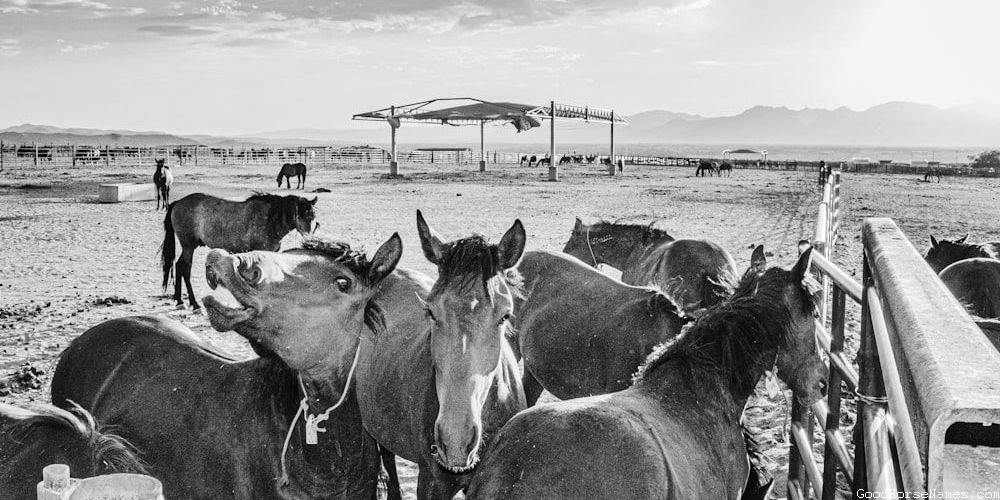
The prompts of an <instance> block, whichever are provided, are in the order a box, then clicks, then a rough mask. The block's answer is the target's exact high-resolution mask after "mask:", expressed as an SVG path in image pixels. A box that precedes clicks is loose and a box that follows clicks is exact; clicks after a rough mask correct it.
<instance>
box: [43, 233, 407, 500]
mask: <svg viewBox="0 0 1000 500" xmlns="http://www.w3.org/2000/svg"><path fill="white" fill-rule="evenodd" d="M401 254H402V243H401V240H400V238H399V236H398V235H393V236H392V237H391V238H390V239H389V240H388V241H387V242H386V243H384V244H383V245H382V246H381V247H380V248H379V249H378V251H377V252H376V253H375V255H374V257H372V258H371V261H369V260H368V259H367V257H366V256H365V255H363V254H361V253H359V252H357V251H355V250H352V249H350V247H348V246H346V245H343V244H336V243H331V242H326V241H320V240H310V241H307V242H305V244H304V245H303V248H301V249H294V250H289V251H286V252H283V253H274V252H262V251H256V252H249V253H243V254H236V255H230V254H229V253H227V252H225V251H224V250H213V251H212V252H211V253H210V254H209V255H208V258H207V260H206V271H205V273H206V277H207V278H208V284H209V286H210V287H211V288H212V289H213V290H215V293H214V294H213V295H211V296H209V297H206V298H205V306H206V308H207V309H208V318H209V321H210V322H211V324H212V327H214V328H215V329H216V330H219V331H229V330H235V331H236V332H237V333H239V334H240V335H242V336H243V337H245V338H247V339H249V340H250V341H251V342H252V343H253V344H254V345H255V349H256V350H257V352H258V353H259V354H261V357H258V358H253V359H249V360H246V361H235V360H234V359H233V358H232V357H230V356H229V355H227V354H225V353H223V352H220V351H219V350H217V349H216V348H214V347H212V346H211V345H209V344H208V343H206V342H205V341H204V340H202V339H201V338H200V337H198V336H197V335H196V334H195V333H193V332H192V331H191V330H189V329H188V328H187V327H186V326H184V325H183V324H181V323H179V322H176V321H173V320H170V319H167V318H165V317H130V318H122V319H115V320H111V321H107V322H104V323H102V324H100V325H98V326H96V327H94V328H91V329H90V330H88V331H87V332H85V333H84V334H83V335H81V336H80V337H78V338H77V339H75V340H73V342H71V343H70V345H69V347H68V348H67V349H66V351H65V352H64V353H63V354H62V357H61V358H60V360H59V364H58V366H57V367H56V371H55V374H54V376H53V379H52V400H53V402H55V403H56V404H57V405H65V404H66V402H67V400H73V401H77V402H79V403H80V404H81V405H82V406H83V407H85V408H87V409H88V410H90V411H91V412H92V413H93V414H94V415H95V416H96V417H97V418H98V419H100V420H101V421H102V422H106V423H108V424H111V425H114V426H115V427H116V428H117V429H119V430H120V432H121V434H122V436H125V437H126V438H128V439H129V440H130V441H131V442H132V443H134V444H135V445H136V446H138V447H139V448H140V449H142V450H143V452H144V453H143V459H145V460H146V462H147V463H148V464H149V472H150V474H151V475H153V476H154V477H156V478H158V479H160V480H161V481H162V482H163V487H164V490H163V491H164V496H165V497H166V498H205V499H208V498H212V499H223V498H225V499H274V498H288V499H319V498H323V499H366V498H367V499H374V498H375V495H376V487H377V480H378V475H379V451H378V448H377V445H376V444H375V441H374V440H373V439H372V438H371V436H370V435H368V434H367V433H366V432H365V431H364V428H363V427H362V423H361V415H360V413H359V409H358V405H357V396H356V392H355V390H354V386H353V384H352V374H353V371H354V368H355V367H356V366H357V363H358V359H359V352H360V337H361V336H362V332H363V331H365V330H367V329H373V330H374V331H376V332H378V331H381V325H382V324H383V321H382V314H381V312H380V307H379V304H378V303H377V302H376V301H375V300H374V298H373V297H374V295H375V294H376V291H377V290H378V286H379V284H380V282H381V281H382V279H383V278H384V277H385V276H387V275H389V274H390V273H391V272H392V270H393V269H394V267H395V265H396V263H397V262H398V260H399V257H400V255H401ZM300 414H301V415H300ZM279 478H280V480H279Z"/></svg>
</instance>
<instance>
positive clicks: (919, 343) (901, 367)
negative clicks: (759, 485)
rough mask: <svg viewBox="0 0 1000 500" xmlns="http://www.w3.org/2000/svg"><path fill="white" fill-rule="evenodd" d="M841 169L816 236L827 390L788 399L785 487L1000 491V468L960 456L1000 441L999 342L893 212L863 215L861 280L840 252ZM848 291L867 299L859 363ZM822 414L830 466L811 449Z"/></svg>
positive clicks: (830, 185)
mask: <svg viewBox="0 0 1000 500" xmlns="http://www.w3.org/2000/svg"><path fill="white" fill-rule="evenodd" d="M840 180H841V172H840V171H834V172H833V173H832V175H830V176H829V178H828V179H827V182H826V183H825V185H824V187H823V198H822V201H821V202H820V204H819V208H818V213H817V219H816V230H815V235H814V238H813V241H812V245H813V247H814V248H815V250H814V252H813V256H814V257H813V269H814V270H816V271H817V272H819V273H820V274H821V276H822V294H821V297H822V298H821V302H820V304H819V318H818V320H817V325H816V332H817V342H818V343H819V344H820V347H821V348H822V350H823V351H825V352H826V354H827V357H828V360H829V366H830V375H829V380H828V384H827V391H828V394H827V398H826V400H825V401H824V400H820V401H818V402H816V403H815V404H813V405H812V406H811V407H809V408H806V407H804V406H802V405H800V404H799V403H798V401H793V402H792V409H791V431H790V435H791V436H792V447H791V449H790V451H789V464H788V482H787V494H788V498H790V499H804V498H822V499H824V500H828V499H835V498H838V497H840V496H842V495H843V493H842V492H841V491H839V490H842V489H846V487H850V489H851V491H850V495H851V496H852V497H856V496H858V495H861V494H864V493H865V492H871V493H872V494H877V495H878V496H876V498H897V496H896V495H897V493H899V492H904V493H907V492H908V493H917V494H933V493H935V492H947V491H974V492H979V491H987V490H985V489H983V488H988V487H992V488H993V489H992V490H990V491H991V492H996V493H997V494H998V496H997V498H1000V480H998V478H1000V470H996V468H995V466H992V467H994V468H993V469H991V468H990V467H991V466H987V467H985V471H984V468H983V467H979V468H978V469H977V468H976V467H974V466H967V465H966V464H964V463H962V462H963V460H962V459H961V458H954V457H962V456H963V455H962V454H963V452H964V453H968V450H969V449H970V448H969V447H976V446H990V447H996V446H1000V425H998V424H1000V377H998V376H997V374H998V373H1000V353H998V352H997V350H996V349H995V348H994V347H993V345H992V344H991V343H990V342H989V341H988V340H987V338H986V337H985V335H984V334H983V333H982V331H981V330H980V329H979V327H978V326H977V325H976V324H975V323H974V322H973V320H972V318H971V317H970V316H969V315H968V314H967V313H966V311H965V309H964V308H963V306H962V305H961V304H960V303H959V302H958V300H956V299H955V298H954V297H953V296H952V295H951V293H950V292H949V291H948V290H947V288H946V287H945V286H944V285H943V284H942V283H941V281H940V279H938V277H937V275H936V274H935V273H934V272H933V271H932V270H931V269H930V267H929V266H927V265H926V263H925V262H924V259H923V257H922V256H921V255H920V253H919V252H917V250H916V249H915V248H914V247H913V245H911V244H910V242H909V241H908V240H907V239H906V237H905V235H903V233H902V231H901V230H900V229H899V228H898V227H897V226H896V224H895V223H894V222H893V221H892V220H891V219H886V218H869V219H866V220H865V221H864V223H863V228H862V239H863V244H864V259H863V269H864V271H863V279H862V283H858V282H857V281H855V280H854V279H853V278H852V277H851V276H850V275H849V274H848V273H846V272H845V271H844V270H843V269H841V268H840V267H838V266H837V265H836V264H834V263H833V262H832V260H831V255H832V250H833V247H834V245H836V242H837V239H838V229H839V224H840V210H841V207H840ZM848 298H850V299H851V300H852V301H854V302H855V303H857V304H860V306H861V328H860V332H859V334H860V339H859V340H860V347H859V351H858V356H857V365H858V367H859V368H858V369H857V370H856V369H855V368H854V366H853V364H852V363H851V361H850V360H849V359H847V357H846V356H845V353H844V339H845V325H846V305H847V299H848ZM828 328H829V329H828ZM845 390H846V392H847V393H848V394H852V395H853V396H854V399H855V401H856V404H857V410H858V418H857V419H856V422H855V424H854V428H853V431H852V432H853V442H854V445H855V449H854V452H855V453H854V454H853V455H852V454H851V453H850V452H849V451H848V448H847V446H846V444H845V439H844V435H845V433H846V432H847V430H846V429H845V430H842V429H841V410H842V404H843V398H842V396H843V393H844V391H845ZM814 419H815V423H816V424H818V425H819V426H821V428H822V429H823V432H822V433H821V434H822V446H823V461H822V468H821V466H820V465H818V464H817V461H816V459H815V457H814V455H813V445H814V443H813V436H814V434H813V431H814V429H813V426H814ZM963 447H964V448H963ZM946 448H949V449H950V451H951V450H957V451H955V452H953V453H945V450H946ZM991 449H993V450H996V452H995V454H994V455H993V457H998V456H1000V448H991ZM949 457H950V458H949ZM948 460H953V461H954V460H957V461H958V462H959V463H958V464H950V463H947V462H948ZM970 461H971V462H975V461H976V460H975V459H966V460H964V462H970ZM992 463H994V464H995V463H997V462H996V461H994V462H992ZM840 479H842V482H840ZM949 488H952V489H951V490H949ZM956 488H957V489H956ZM977 488H979V489H977ZM970 489H971V490H970ZM908 498H928V497H908ZM929 498H938V497H933V496H932V497H929ZM941 498H943V497H941ZM951 498H958V497H951ZM984 498H990V497H984Z"/></svg>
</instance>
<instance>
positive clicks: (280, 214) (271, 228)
mask: <svg viewBox="0 0 1000 500" xmlns="http://www.w3.org/2000/svg"><path fill="white" fill-rule="evenodd" d="M315 205H316V198H313V199H312V200H307V199H305V198H303V197H301V196H293V195H289V196H277V195H272V194H262V193H257V194H255V195H253V196H251V197H250V198H248V199H247V200H246V201H228V200H223V199H221V198H216V197H214V196H211V195H207V194H204V193H192V194H189V195H187V196H185V197H183V198H181V199H179V200H177V201H175V202H173V203H171V204H170V205H167V215H166V217H164V218H163V230H164V235H163V246H162V247H161V250H162V251H161V253H162V259H161V264H162V266H163V291H164V293H166V290H167V284H168V283H169V282H170V272H171V269H172V268H175V271H174V300H175V301H176V302H177V307H178V308H182V307H184V302H183V301H182V300H181V281H184V282H185V283H186V284H187V293H188V301H189V302H190V303H191V308H192V309H193V310H198V309H200V308H201V306H199V305H198V301H197V300H196V299H195V296H194V289H193V288H192V287H191V262H192V261H193V259H194V250H195V248H198V247H200V246H207V247H209V248H223V249H226V250H228V251H230V252H246V251H250V250H269V251H276V250H278V248H280V247H281V239H282V238H284V237H285V235H286V234H288V233H289V232H291V231H292V230H298V232H299V233H300V234H302V235H303V236H305V235H309V234H312V233H313V231H315V229H316V228H315V227H314V225H313V222H314V221H315V219H316V211H315ZM318 225H319V224H318V223H317V224H316V226H318ZM174 235H176V236H177V240H179V241H180V244H181V256H180V258H179V259H176V260H177V262H176V265H175V264H174V260H175V258H176V256H177V249H176V246H175V245H176V243H175V241H174Z"/></svg>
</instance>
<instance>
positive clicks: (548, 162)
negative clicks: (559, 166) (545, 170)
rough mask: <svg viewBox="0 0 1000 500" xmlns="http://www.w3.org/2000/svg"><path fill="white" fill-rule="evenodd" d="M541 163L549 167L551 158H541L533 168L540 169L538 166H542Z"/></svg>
mask: <svg viewBox="0 0 1000 500" xmlns="http://www.w3.org/2000/svg"><path fill="white" fill-rule="evenodd" d="M543 163H544V164H546V165H548V166H550V167H551V166H552V158H549V157H545V158H542V159H540V160H538V163H536V164H535V166H536V167H540V166H542V164H543Z"/></svg>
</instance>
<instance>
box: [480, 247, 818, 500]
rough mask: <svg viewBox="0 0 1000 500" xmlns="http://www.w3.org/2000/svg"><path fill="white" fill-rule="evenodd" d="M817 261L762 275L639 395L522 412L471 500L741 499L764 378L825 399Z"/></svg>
mask: <svg viewBox="0 0 1000 500" xmlns="http://www.w3.org/2000/svg"><path fill="white" fill-rule="evenodd" d="M810 255H811V251H806V252H805V253H804V254H803V255H802V257H800V259H799V261H798V262H797V263H796V265H795V267H794V268H793V269H792V270H791V271H785V270H783V269H778V268H772V269H768V270H767V271H766V272H763V273H760V272H758V271H757V270H755V269H751V272H748V273H747V274H745V275H744V278H743V280H742V281H741V283H740V284H739V286H738V288H737V290H736V292H735V293H734V295H733V296H732V297H731V298H730V299H728V300H727V301H726V302H723V303H722V304H719V305H718V306H715V307H712V308H709V309H708V310H707V311H706V312H705V314H704V315H703V316H701V317H700V318H699V319H698V320H697V322H696V323H695V324H694V325H693V326H691V327H690V328H689V329H687V330H686V331H685V332H684V333H683V334H681V335H680V336H678V337H676V338H675V339H673V340H671V341H668V342H666V343H665V344H663V345H662V346H661V347H660V348H658V349H657V350H656V351H655V352H654V353H653V354H651V355H650V357H649V359H648V360H647V361H646V363H645V364H644V365H643V367H642V368H641V369H640V370H639V372H638V374H637V375H636V378H635V383H634V385H633V386H632V387H630V388H628V389H625V390H623V391H621V392H617V393H613V394H607V395H602V396H594V397H589V398H582V399H574V400H570V401H562V402H557V403H550V404H544V405H539V406H535V407H533V408H531V409H528V410H526V411H524V412H521V413H519V414H518V415H517V416H515V417H514V418H513V419H511V421H510V422H508V423H507V424H506V425H505V426H504V427H503V429H501V430H500V432H499V433H498V434H497V436H496V438H495V439H494V443H493V446H491V447H490V448H489V449H487V451H486V455H485V456H484V457H483V463H482V465H481V469H480V472H479V473H478V474H477V475H476V476H475V477H474V479H473V482H472V484H471V485H470V487H469V491H468V498H470V499H477V498H504V499H508V500H516V499H522V498H546V499H577V498H594V499H618V498H658V499H682V498H712V499H736V498H739V497H740V495H741V494H742V491H743V489H744V487H745V484H746V482H747V474H748V465H747V458H746V456H747V455H746V448H745V444H744V439H743V437H742V436H741V433H740V423H739V422H740V415H741V414H742V412H743V407H744V405H745V403H746V400H747V398H748V397H749V395H750V394H751V393H753V391H754V387H755V386H756V384H757V381H758V379H759V378H760V377H761V376H762V375H763V374H764V372H765V371H766V370H768V369H770V368H772V367H774V366H775V365H777V368H778V374H779V376H781V377H782V378H783V379H784V380H785V381H786V382H787V383H788V384H789V385H790V386H791V388H792V391H793V392H794V393H795V395H796V397H798V398H799V399H800V400H802V401H803V402H804V403H807V404H808V403H811V402H812V401H815V400H817V399H818V398H819V397H820V395H821V392H822V391H821V387H822V384H823V380H824V376H825V371H826V370H825V367H824V365H823V362H822V360H821V358H820V357H819V355H818V352H817V349H816V339H815V335H814V333H815V330H814V329H815V318H814V302H813V294H815V292H816V291H818V288H819V287H818V285H817V284H816V282H815V280H814V279H813V278H812V277H810V276H809V274H808V272H807V271H808V267H809V257H810ZM626 328H627V327H622V328H620V331H622V332H624V331H625V330H626Z"/></svg>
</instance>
